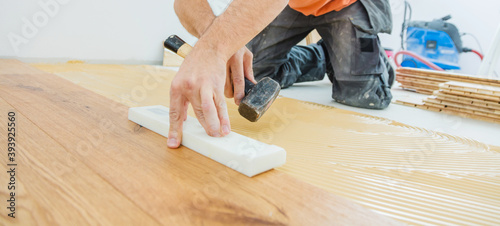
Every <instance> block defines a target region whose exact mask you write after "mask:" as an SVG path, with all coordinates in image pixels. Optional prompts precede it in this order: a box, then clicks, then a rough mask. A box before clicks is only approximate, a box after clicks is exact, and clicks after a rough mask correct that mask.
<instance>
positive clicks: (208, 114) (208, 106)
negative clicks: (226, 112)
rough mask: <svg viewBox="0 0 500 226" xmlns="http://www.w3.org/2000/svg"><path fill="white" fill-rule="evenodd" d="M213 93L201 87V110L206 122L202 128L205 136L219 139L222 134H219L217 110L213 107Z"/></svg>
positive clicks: (211, 90)
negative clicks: (205, 133)
mask: <svg viewBox="0 0 500 226" xmlns="http://www.w3.org/2000/svg"><path fill="white" fill-rule="evenodd" d="M213 92H214V91H213V89H210V88H207V87H203V88H202V89H201V93H200V94H201V109H202V111H203V117H204V119H205V122H206V125H205V126H204V128H205V131H206V132H207V134H208V135H210V136H213V137H220V136H222V134H221V133H220V121H219V116H218V113H217V108H216V107H215V103H214V93H213ZM221 94H222V92H221Z"/></svg>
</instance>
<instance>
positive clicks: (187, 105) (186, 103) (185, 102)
mask: <svg viewBox="0 0 500 226" xmlns="http://www.w3.org/2000/svg"><path fill="white" fill-rule="evenodd" d="M188 107H189V101H187V100H186V101H184V111H185V112H186V114H184V119H183V120H184V121H186V119H187V117H188V114H187V109H188Z"/></svg>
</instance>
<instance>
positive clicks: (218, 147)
mask: <svg viewBox="0 0 500 226" xmlns="http://www.w3.org/2000/svg"><path fill="white" fill-rule="evenodd" d="M128 119H129V120H130V121H133V122H135V123H137V124H139V125H141V126H143V127H146V128H148V129H150V130H152V131H153V132H156V133H158V134H160V135H162V136H165V137H168V130H169V109H168V108H167V107H164V106H161V105H155V106H147V107H134V108H130V109H129V111H128ZM181 143H182V145H184V146H186V147H188V148H189V149H191V150H194V151H196V152H198V153H200V154H202V155H204V156H206V157H208V158H211V159H213V160H215V161H217V162H219V163H221V164H223V165H225V166H227V167H230V168H232V169H234V170H236V171H238V172H240V173H242V174H245V175H247V176H249V177H253V176H255V175H257V174H259V173H262V172H265V171H268V170H270V169H273V168H275V167H279V166H281V165H283V164H285V161H286V151H285V149H283V148H281V147H278V146H275V145H269V144H265V143H262V142H260V141H257V140H254V139H252V138H249V137H246V136H243V135H240V134H237V133H235V132H231V133H230V134H228V135H226V136H225V137H211V136H208V135H207V134H206V132H205V130H204V129H203V127H202V126H201V125H200V123H199V122H198V120H197V119H196V118H193V117H190V116H188V118H187V120H186V121H185V122H184V124H183V135H182V142H181Z"/></svg>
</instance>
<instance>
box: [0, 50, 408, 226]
mask: <svg viewBox="0 0 500 226" xmlns="http://www.w3.org/2000/svg"><path fill="white" fill-rule="evenodd" d="M5 68H8V69H7V70H4V71H3V69H5ZM0 96H1V97H2V98H3V99H4V100H6V101H7V102H8V103H9V104H10V105H12V107H14V108H15V109H17V111H18V112H19V113H20V114H22V115H25V116H26V117H27V119H28V120H30V121H31V122H33V124H34V125H36V126H37V127H39V128H40V129H41V130H42V131H43V132H44V133H46V134H47V135H48V136H49V137H51V138H52V139H53V140H54V141H56V142H57V143H58V144H59V145H60V146H61V147H62V148H63V149H65V150H66V152H67V154H66V160H64V161H67V162H68V163H67V165H65V167H70V166H72V165H71V164H74V163H73V162H71V161H76V162H81V164H82V165H84V166H86V167H88V168H89V169H91V170H93V171H94V172H95V173H96V175H98V176H99V177H101V178H102V180H104V181H106V182H107V183H109V184H111V185H112V186H113V187H114V188H115V189H116V190H118V191H119V192H121V193H122V194H123V195H124V196H125V197H126V198H124V202H128V201H131V202H133V203H134V204H135V205H137V206H138V208H140V209H141V210H142V211H143V212H146V213H148V214H149V215H150V216H152V217H153V218H154V219H155V220H156V221H158V222H161V223H162V224H165V223H172V224H211V223H218V224H230V223H250V224H278V225H281V224H299V225H306V224H313V225H316V224H332V223H335V224H337V223H338V224H365V225H372V224H379V225H391V224H399V223H398V222H396V221H394V220H393V219H390V218H388V217H385V216H382V215H379V214H376V213H375V212H372V211H371V210H368V209H366V208H364V207H362V206H360V205H358V204H356V203H354V202H352V201H350V200H347V199H345V198H342V197H338V196H335V195H333V194H330V193H328V192H326V191H324V190H321V189H319V188H316V187H314V186H312V185H309V184H306V183H304V182H301V181H299V180H297V179H294V178H292V177H291V176H288V175H287V174H285V173H282V172H280V171H276V170H272V171H270V172H267V173H264V174H261V175H258V176H256V177H254V178H248V177H246V176H244V175H241V174H239V173H237V172H235V171H233V170H231V169H228V168H227V167H225V166H223V165H221V164H219V163H217V162H214V161H212V160H210V159H208V158H206V157H204V156H201V155H199V154H198V153H196V152H194V151H191V150H189V149H187V148H184V147H183V148H180V149H178V150H169V149H167V148H166V141H165V139H164V138H163V137H161V136H160V135H157V134H155V133H153V132H151V131H149V130H146V129H144V128H140V127H139V126H137V125H136V124H134V123H132V122H130V121H128V120H127V110H128V108H127V107H126V106H124V105H121V104H118V103H116V102H113V101H111V100H109V99H106V98H104V97H102V96H99V95H97V94H95V93H93V92H90V91H88V90H86V89H84V88H81V87H79V86H77V85H74V84H72V83H71V82H68V81H66V80H64V79H61V78H59V77H57V76H55V75H52V74H48V73H45V72H42V71H38V70H36V69H34V68H32V67H30V66H28V65H26V64H23V63H21V62H19V61H14V60H1V61H0ZM20 142H23V141H22V140H21V141H20ZM38 151H39V152H41V153H45V154H51V153H52V150H51V148H50V147H47V146H39V147H38ZM27 152H29V153H31V152H30V151H27ZM31 155H34V154H33V153H31ZM63 157H64V156H63ZM26 167H29V166H26ZM58 179H61V177H59V178H58ZM102 180H101V181H102ZM26 183H27V182H26ZM94 183H101V182H100V181H99V180H96V181H95V182H94ZM4 189H5V188H3V187H2V191H3V190H4ZM45 189H47V188H45ZM91 189H92V192H93V193H102V194H103V195H104V197H106V192H107V191H106V190H104V189H103V188H100V187H99V186H94V187H92V188H91ZM44 198H45V197H44ZM40 199H43V198H42V197H40ZM53 207H54V208H55V207H56V206H46V207H44V208H49V209H50V208H53ZM123 208H126V207H125V204H124V205H123ZM131 208H132V207H131ZM127 210H130V209H129V208H127ZM57 211H62V212H65V211H67V210H66V209H57ZM124 213H125V212H124ZM131 216H132V217H134V214H131ZM105 217H107V220H109V221H112V223H117V222H114V218H113V217H112V216H109V215H108V216H105ZM69 220H71V219H69ZM131 223H132V222H131Z"/></svg>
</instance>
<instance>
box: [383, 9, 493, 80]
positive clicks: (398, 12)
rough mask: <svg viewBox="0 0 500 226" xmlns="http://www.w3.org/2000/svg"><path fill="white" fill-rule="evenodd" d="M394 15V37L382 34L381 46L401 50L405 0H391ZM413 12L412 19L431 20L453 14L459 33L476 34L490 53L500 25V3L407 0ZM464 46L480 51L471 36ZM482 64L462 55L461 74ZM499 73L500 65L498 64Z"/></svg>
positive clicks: (465, 38)
mask: <svg viewBox="0 0 500 226" xmlns="http://www.w3.org/2000/svg"><path fill="white" fill-rule="evenodd" d="M390 2H391V7H392V13H393V22H394V24H393V30H392V35H380V37H381V41H382V44H383V45H384V46H385V47H390V48H392V49H394V50H399V49H400V46H401V45H400V41H401V39H400V38H399V35H400V33H401V24H402V22H403V15H404V0H390ZM408 2H409V3H410V5H411V6H412V9H413V15H412V20H424V21H431V20H433V19H437V18H441V17H444V16H446V15H451V16H452V19H451V20H449V21H448V22H450V23H453V24H455V26H457V28H458V30H459V32H461V33H463V32H466V33H472V34H474V35H475V36H476V37H477V39H478V40H479V42H480V43H481V46H482V48H483V51H485V52H484V53H486V51H488V49H489V45H490V44H491V42H492V39H493V36H494V35H495V32H496V29H497V28H498V26H499V25H500V1H498V0H481V1H470V0H408ZM462 42H463V46H464V47H469V48H472V49H478V50H479V47H478V45H477V44H476V41H474V39H473V38H472V37H470V36H463V37H462ZM480 63H481V61H480V60H479V58H478V57H477V56H476V55H475V54H474V53H462V54H461V55H460V62H459V64H460V66H461V67H462V70H461V71H462V72H464V73H468V74H474V73H476V72H477V71H478V69H479V65H480ZM496 71H497V73H500V62H499V63H498V65H497V69H496Z"/></svg>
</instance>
